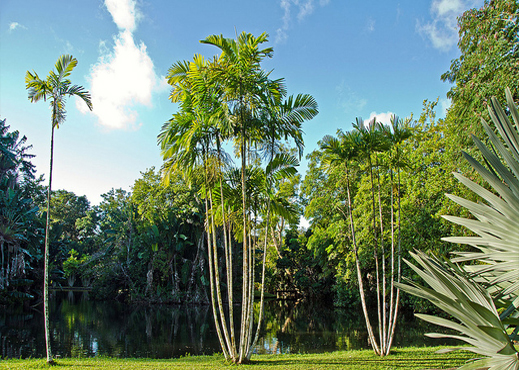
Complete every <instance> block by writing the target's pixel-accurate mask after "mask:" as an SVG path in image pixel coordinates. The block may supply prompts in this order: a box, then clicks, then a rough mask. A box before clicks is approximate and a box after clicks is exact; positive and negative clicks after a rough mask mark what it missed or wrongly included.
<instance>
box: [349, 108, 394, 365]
mask: <svg viewBox="0 0 519 370" xmlns="http://www.w3.org/2000/svg"><path fill="white" fill-rule="evenodd" d="M353 128H354V130H356V131H357V132H358V133H359V135H360V137H361V140H360V143H359V144H360V145H359V151H360V153H361V155H360V159H361V160H364V161H366V162H367V165H368V171H369V175H370V183H371V201H372V211H373V236H374V238H373V239H374V249H373V255H374V259H375V271H376V276H375V279H376V286H377V315H378V322H379V340H380V348H379V347H378V345H377V344H376V343H374V342H372V345H373V349H374V350H375V353H377V354H378V355H380V356H385V355H386V354H387V353H386V352H387V351H388V348H387V343H386V335H385V333H386V332H387V315H386V272H385V258H384V257H385V248H384V226H383V220H382V201H381V190H380V174H379V163H378V156H377V154H378V153H380V152H384V151H387V150H388V149H389V143H388V141H387V140H386V138H385V136H384V131H383V127H382V124H381V123H379V122H377V121H376V118H373V119H372V120H371V121H369V123H368V124H367V125H365V124H364V121H363V120H362V118H357V120H356V122H355V123H354V124H353ZM373 156H375V166H373ZM373 167H375V172H376V176H377V183H378V204H379V207H378V209H379V222H380V224H379V226H380V234H379V233H378V231H377V216H376V208H377V207H376V202H375V180H374V174H373ZM379 237H380V240H379ZM379 244H380V249H381V251H380V252H381V253H380V256H379ZM379 258H380V260H379ZM380 264H382V279H381V277H380V275H381V272H380ZM381 281H382V287H381V286H380V282H381ZM373 339H375V338H373Z"/></svg>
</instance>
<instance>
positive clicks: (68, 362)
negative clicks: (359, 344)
mask: <svg viewBox="0 0 519 370" xmlns="http://www.w3.org/2000/svg"><path fill="white" fill-rule="evenodd" d="M440 348H443V347H423V348H416V347H408V348H395V349H394V350H393V351H392V353H391V354H390V355H389V356H387V357H384V358H380V357H378V356H376V355H375V354H374V353H373V351H369V350H361V351H339V352H331V353H320V354H298V355H258V356H253V357H252V363H251V364H250V365H242V366H240V367H241V368H248V369H251V370H259V369H269V370H275V369H280V370H281V369H283V370H287V369H301V370H303V369H304V370H307V369H322V370H324V369H343V370H350V369H351V370H353V369H355V370H379V369H380V370H382V369H384V370H389V369H400V370H412V369H416V370H419V369H447V368H453V367H458V366H461V365H463V364H464V363H465V362H466V361H467V360H468V359H470V358H473V357H475V355H474V354H473V353H471V352H467V351H456V352H451V353H448V354H437V353H435V352H436V351H437V350H438V349H440ZM49 368H50V367H49V366H48V365H47V364H46V363H45V360H44V359H28V360H4V361H1V362H0V369H13V370H22V369H23V370H26V369H27V370H29V369H49ZM233 368H236V367H235V366H230V365H229V364H228V363H226V362H225V360H224V358H223V357H222V356H221V355H215V356H192V357H183V358H179V359H170V360H153V359H118V358H108V357H95V358H63V359H58V361H57V366H53V367H52V369H56V370H57V369H63V370H76V369H87V370H96V369H106V370H118V369H129V370H141V369H142V370H151V369H227V370H228V369H233Z"/></svg>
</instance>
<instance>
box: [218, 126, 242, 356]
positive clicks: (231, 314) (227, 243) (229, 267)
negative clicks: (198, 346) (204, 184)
mask: <svg viewBox="0 0 519 370" xmlns="http://www.w3.org/2000/svg"><path fill="white" fill-rule="evenodd" d="M216 147H217V150H218V165H219V166H220V171H222V167H223V166H222V160H221V147H220V138H219V136H217V137H216ZM222 177H223V172H222V175H221V177H220V202H221V209H222V225H223V240H224V250H225V266H226V271H227V274H226V275H227V300H228V306H229V330H230V333H231V338H230V348H229V351H230V353H231V357H232V358H233V361H236V358H237V357H238V354H237V352H236V338H235V333H234V297H233V288H234V287H233V276H232V270H233V263H232V253H231V238H230V235H229V238H228V237H227V222H226V220H225V202H224V196H223V179H222Z"/></svg>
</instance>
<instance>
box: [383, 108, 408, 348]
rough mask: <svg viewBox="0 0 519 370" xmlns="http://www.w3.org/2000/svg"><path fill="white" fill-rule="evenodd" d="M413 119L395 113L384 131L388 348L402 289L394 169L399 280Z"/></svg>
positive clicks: (391, 339)
mask: <svg viewBox="0 0 519 370" xmlns="http://www.w3.org/2000/svg"><path fill="white" fill-rule="evenodd" d="M410 122H411V119H405V120H402V119H399V118H398V117H397V116H396V115H393V116H392V117H391V120H390V125H391V126H390V127H388V126H384V127H383V128H384V133H385V135H386V137H387V139H388V141H389V143H390V145H391V148H390V152H389V155H390V159H389V162H390V163H389V167H390V168H389V172H390V177H391V282H390V297H389V329H388V331H387V335H388V337H387V339H386V342H387V343H388V348H391V343H392V341H393V335H394V331H395V326H396V318H397V315H398V303H399V300H400V289H398V288H397V289H396V292H395V285H394V282H395V279H394V276H395V237H394V234H395V233H394V229H395V227H394V189H393V184H394V170H395V169H396V177H397V187H396V194H397V230H398V235H397V243H398V249H397V252H396V262H397V267H396V269H397V273H396V275H397V281H398V282H400V281H401V276H402V243H401V242H402V241H401V204H400V201H401V191H400V185H401V180H400V172H401V169H402V168H405V167H408V166H409V164H408V163H407V162H406V161H405V158H404V153H403V151H402V143H403V142H404V141H405V140H407V139H408V138H410V137H411V136H412V135H413V128H412V126H411V125H410Z"/></svg>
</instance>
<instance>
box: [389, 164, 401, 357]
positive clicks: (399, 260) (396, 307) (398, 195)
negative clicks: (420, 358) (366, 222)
mask: <svg viewBox="0 0 519 370" xmlns="http://www.w3.org/2000/svg"><path fill="white" fill-rule="evenodd" d="M397 178H398V187H397V202H398V236H397V239H398V254H397V260H398V272H397V281H398V282H399V283H400V280H401V278H402V245H401V233H400V231H401V228H400V210H401V208H400V169H399V168H397ZM399 302H400V289H399V288H397V289H396V298H395V311H394V315H393V317H392V320H393V325H392V327H391V332H390V337H389V347H388V348H389V349H390V348H391V344H392V342H393V337H394V333H395V327H396V319H397V315H398V303H399Z"/></svg>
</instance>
